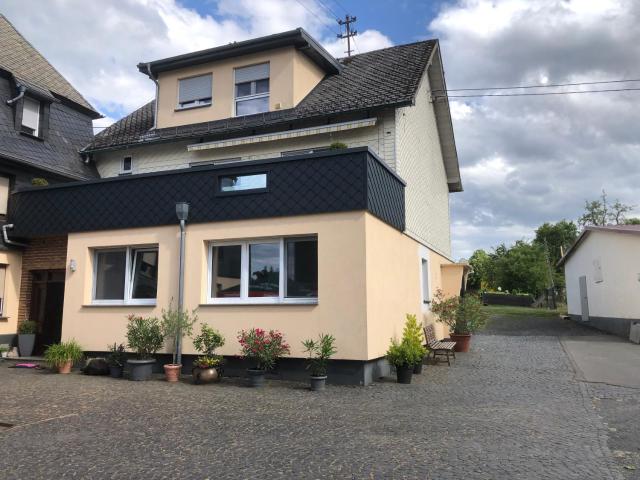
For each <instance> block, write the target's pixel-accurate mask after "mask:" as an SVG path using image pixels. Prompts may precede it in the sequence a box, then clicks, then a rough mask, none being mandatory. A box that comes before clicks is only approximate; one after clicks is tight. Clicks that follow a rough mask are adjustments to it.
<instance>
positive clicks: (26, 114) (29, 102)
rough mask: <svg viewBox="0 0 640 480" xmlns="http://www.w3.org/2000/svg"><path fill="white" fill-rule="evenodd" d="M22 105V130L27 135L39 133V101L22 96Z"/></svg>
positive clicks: (37, 134)
mask: <svg viewBox="0 0 640 480" xmlns="http://www.w3.org/2000/svg"><path fill="white" fill-rule="evenodd" d="M22 105H23V107H22V131H23V132H24V133H28V134H29V135H33V136H36V137H37V136H39V135H40V102H38V101H37V100H34V99H32V98H29V97H24V99H23V104H22Z"/></svg>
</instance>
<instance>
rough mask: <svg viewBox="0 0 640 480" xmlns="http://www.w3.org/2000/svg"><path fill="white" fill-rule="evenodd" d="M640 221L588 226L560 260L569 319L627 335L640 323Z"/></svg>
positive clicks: (626, 336)
mask: <svg viewBox="0 0 640 480" xmlns="http://www.w3.org/2000/svg"><path fill="white" fill-rule="evenodd" d="M638 252H640V225H612V226H606V227H586V228H585V229H584V231H583V232H582V233H581V234H580V236H579V237H578V240H577V241H576V242H575V244H574V245H573V246H572V247H571V248H570V249H569V250H568V251H567V253H566V254H565V256H564V257H563V258H562V259H561V260H560V264H561V265H564V273H565V280H566V284H567V306H568V310H569V315H570V316H571V318H573V319H575V320H578V321H582V322H586V323H588V324H589V325H591V326H593V327H595V328H597V329H600V330H604V331H606V332H610V333H613V334H615V335H618V336H620V337H624V338H629V328H630V325H631V323H632V322H633V321H640V256H639V255H638Z"/></svg>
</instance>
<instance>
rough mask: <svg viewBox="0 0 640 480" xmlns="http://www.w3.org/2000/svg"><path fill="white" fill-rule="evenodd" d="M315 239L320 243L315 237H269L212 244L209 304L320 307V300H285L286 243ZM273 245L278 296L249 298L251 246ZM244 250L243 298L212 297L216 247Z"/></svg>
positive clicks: (208, 269)
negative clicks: (277, 253)
mask: <svg viewBox="0 0 640 480" xmlns="http://www.w3.org/2000/svg"><path fill="white" fill-rule="evenodd" d="M312 238H313V239H314V240H316V241H317V240H318V237H317V236H315V235H301V236H287V237H268V238H255V239H249V240H225V241H211V242H209V247H208V258H207V264H208V265H207V303H208V304H211V305H254V304H257V305H273V304H294V305H300V304H303V305H309V304H317V303H318V297H287V296H286V291H285V290H286V285H287V284H286V279H287V272H286V258H285V254H286V251H285V250H286V249H285V241H286V240H292V239H301V240H303V239H312ZM264 243H272V244H277V245H278V246H279V251H280V261H279V272H278V273H279V278H278V296H277V297H249V246H250V245H255V244H264ZM234 245H235V246H237V245H239V246H240V247H241V257H240V258H241V260H240V296H239V297H236V298H218V297H213V296H212V292H211V288H212V286H213V285H212V281H213V248H214V247H229V246H234Z"/></svg>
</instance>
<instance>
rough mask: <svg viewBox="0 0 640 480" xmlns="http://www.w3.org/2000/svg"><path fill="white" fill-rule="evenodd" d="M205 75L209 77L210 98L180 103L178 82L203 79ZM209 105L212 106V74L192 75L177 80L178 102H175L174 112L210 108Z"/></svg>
mask: <svg viewBox="0 0 640 480" xmlns="http://www.w3.org/2000/svg"><path fill="white" fill-rule="evenodd" d="M207 75H208V76H210V77H211V97H203V98H199V99H196V100H191V101H189V102H182V103H180V82H181V81H183V80H189V79H191V78H197V77H204V76H207ZM211 105H213V72H209V73H202V74H198V75H192V76H190V77H184V78H179V79H178V101H177V106H176V110H189V109H190V108H198V107H210V106H211Z"/></svg>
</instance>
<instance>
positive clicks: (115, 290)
mask: <svg viewBox="0 0 640 480" xmlns="http://www.w3.org/2000/svg"><path fill="white" fill-rule="evenodd" d="M93 280H94V282H93V302H94V303H97V304H127V303H154V302H155V299H156V297H157V288H158V248H157V247H148V248H147V247H145V248H134V247H126V248H119V249H108V250H96V251H95V254H94V279H93Z"/></svg>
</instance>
